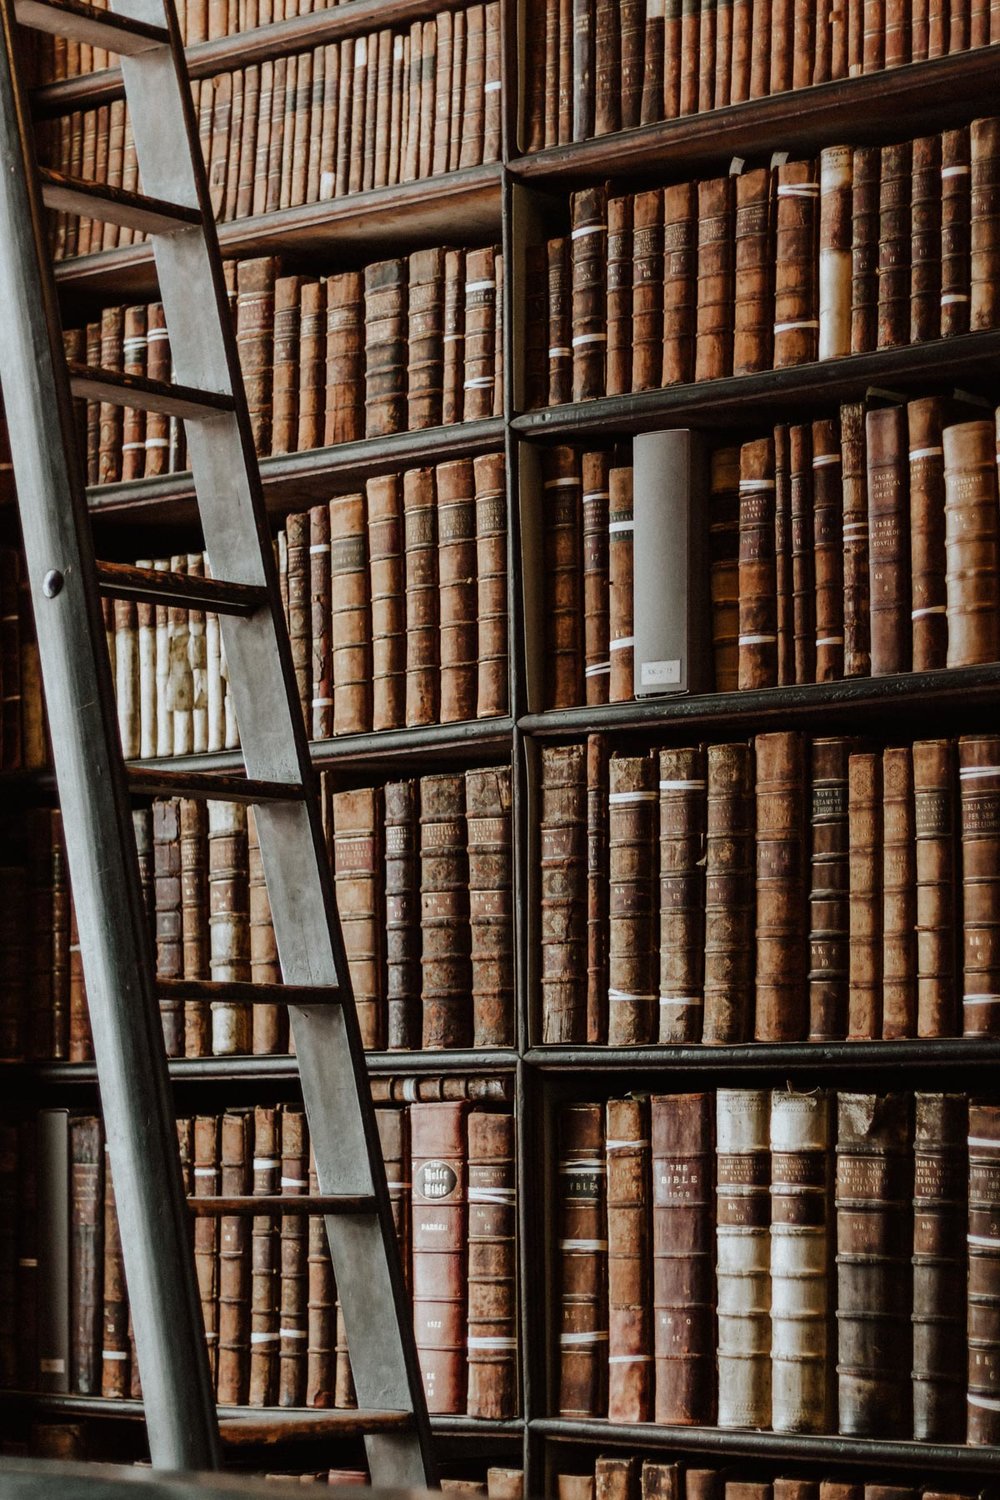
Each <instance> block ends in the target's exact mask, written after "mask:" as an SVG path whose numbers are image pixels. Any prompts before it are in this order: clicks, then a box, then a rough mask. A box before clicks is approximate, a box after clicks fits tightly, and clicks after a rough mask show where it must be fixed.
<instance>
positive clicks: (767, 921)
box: [754, 733, 807, 1042]
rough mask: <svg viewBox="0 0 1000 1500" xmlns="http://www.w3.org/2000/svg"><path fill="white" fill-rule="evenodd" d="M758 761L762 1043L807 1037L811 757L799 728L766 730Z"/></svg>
mask: <svg viewBox="0 0 1000 1500" xmlns="http://www.w3.org/2000/svg"><path fill="white" fill-rule="evenodd" d="M754 748H755V757H756V767H757V787H756V850H757V903H756V905H757V931H756V955H757V982H756V1024H755V1027H754V1035H755V1038H756V1040H757V1041H760V1042H793V1041H800V1040H802V1039H803V1038H804V1037H805V1034H806V1029H807V1016H806V1009H805V1007H806V993H807V992H806V944H805V933H806V924H805V920H804V919H805V910H806V832H805V756H804V751H803V744H802V737H801V735H799V734H796V733H781V734H759V735H758V736H757V738H756V741H755V747H754Z"/></svg>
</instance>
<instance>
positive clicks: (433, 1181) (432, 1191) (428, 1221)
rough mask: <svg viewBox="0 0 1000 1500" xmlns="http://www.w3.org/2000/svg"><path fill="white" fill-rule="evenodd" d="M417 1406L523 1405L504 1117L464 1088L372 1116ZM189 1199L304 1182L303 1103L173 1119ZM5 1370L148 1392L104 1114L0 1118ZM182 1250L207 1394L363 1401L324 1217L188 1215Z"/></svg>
mask: <svg viewBox="0 0 1000 1500" xmlns="http://www.w3.org/2000/svg"><path fill="white" fill-rule="evenodd" d="M375 1117H376V1121H377V1125H378V1132H379V1139H380V1142H381V1146H382V1154H383V1157H384V1160H385V1164H386V1176H387V1179H388V1183H389V1194H390V1198H391V1201H392V1205H393V1214H394V1219H395V1224H396V1232H397V1236H398V1239H399V1244H400V1249H401V1253H402V1257H403V1265H404V1276H405V1280H406V1284H407V1288H408V1291H409V1293H410V1297H411V1301H412V1305H413V1320H414V1330H415V1334H416V1342H417V1350H418V1355H419V1360H420V1367H421V1372H422V1374H423V1380H424V1388H425V1392H426V1396H427V1404H428V1408H429V1410H430V1411H432V1412H440V1413H447V1412H451V1413H466V1414H468V1415H469V1416H473V1417H483V1418H506V1417H512V1416H514V1415H515V1413H516V1411H517V1337H516V1333H517V1330H516V1313H515V1307H516V1302H515V1282H516V1277H515V1249H514V1219H515V1188H514V1122H513V1116H512V1114H511V1113H510V1111H509V1109H504V1108H503V1107H501V1108H499V1109H498V1108H488V1107H482V1106H477V1107H470V1105H469V1103H468V1102H467V1101H466V1100H462V1099H459V1100H448V1101H440V1102H434V1103H415V1104H410V1105H408V1106H404V1107H397V1108H378V1109H376V1111H375ZM177 1128H178V1138H179V1142H180V1152H181V1163H182V1171H183V1176H184V1183H185V1190H186V1192H187V1193H188V1195H189V1196H190V1197H195V1198H197V1197H217V1196H222V1197H226V1198H233V1197H245V1196H249V1195H262V1196H269V1195H276V1194H281V1195H289V1196H292V1195H296V1196H300V1195H302V1194H307V1193H315V1192H316V1191H317V1190H318V1189H317V1183H316V1175H315V1167H314V1164H313V1163H312V1161H311V1158H310V1146H309V1137H308V1131H307V1128H306V1119H305V1115H304V1113H303V1111H302V1109H301V1107H299V1106H297V1105H288V1104H284V1105H277V1106H273V1105H256V1106H254V1107H250V1108H244V1109H229V1110H226V1112H225V1113H224V1114H221V1115H196V1116H194V1117H193V1118H190V1117H189V1118H185V1119H181V1120H179V1121H178V1126H177ZM0 1198H2V1200H3V1202H2V1206H3V1208H4V1212H3V1213H2V1214H0V1226H2V1228H0V1236H2V1238H0V1316H2V1318H3V1323H2V1330H3V1337H2V1338H0V1345H2V1349H0V1376H2V1383H3V1384H4V1385H6V1386H8V1387H10V1386H14V1385H17V1386H20V1387H22V1388H27V1389H35V1388H40V1389H42V1390H49V1391H63V1392H67V1391H72V1392H75V1393H77V1394H80V1395H93V1396H104V1397H112V1398H114V1397H119V1398H121V1397H128V1396H133V1397H137V1396H140V1395H141V1390H140V1386H139V1376H138V1369H137V1366H136V1363H135V1359H134V1350H133V1346H132V1339H131V1327H130V1319H129V1308H128V1295H127V1290H126V1286H125V1276H124V1265H123V1260H122V1249H121V1240H120V1236H119V1231H118V1222H117V1216H116V1213H115V1202H114V1187H113V1183H112V1180H111V1173H110V1171H109V1170H107V1168H106V1157H105V1147H104V1141H103V1130H102V1127H101V1121H100V1119H99V1118H98V1117H96V1116H94V1115H89V1114H78V1113H73V1112H71V1111H68V1110H64V1109H46V1110H42V1111H41V1112H40V1113H39V1114H38V1116H37V1117H35V1118H32V1119H28V1120H25V1121H22V1122H20V1123H19V1124H16V1125H12V1124H7V1125H2V1126H0ZM193 1224H194V1258H195V1268H196V1273H197V1278H198V1290H199V1296H200V1299H201V1307H202V1314H203V1318H204V1323H205V1336H206V1341H207V1344H208V1355H209V1363H210V1366H211V1370H212V1377H213V1380H214V1382H215V1389H216V1395H217V1398H218V1401H219V1403H220V1405H224V1406H240V1405H250V1406H255V1407H268V1406H279V1407H284V1408H288V1407H299V1406H310V1407H351V1406H355V1405H356V1404H357V1402H356V1400H355V1395H354V1388H353V1382H352V1378H351V1368H350V1360H349V1356H348V1350H347V1335H346V1330H345V1327H344V1319H343V1314H342V1311H341V1308H340V1305H339V1302H338V1300H337V1292H336V1286H335V1284H334V1278H333V1271H332V1267H331V1264H330V1255H329V1250H328V1247H327V1241H326V1229H325V1226H324V1223H323V1219H322V1217H321V1216H319V1215H305V1214H283V1215H279V1216H272V1215H257V1216H253V1217H250V1216H247V1215H245V1214H244V1215H242V1216H240V1215H236V1214H231V1215H223V1216H221V1217H215V1216H211V1217H209V1216H204V1217H202V1216H198V1217H195V1218H194V1220H193Z"/></svg>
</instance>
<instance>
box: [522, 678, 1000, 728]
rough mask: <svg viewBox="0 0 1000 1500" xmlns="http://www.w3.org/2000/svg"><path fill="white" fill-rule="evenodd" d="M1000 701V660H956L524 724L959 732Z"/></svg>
mask: <svg viewBox="0 0 1000 1500" xmlns="http://www.w3.org/2000/svg"><path fill="white" fill-rule="evenodd" d="M998 701H1000V663H997V662H994V663H990V664H989V665H988V666H983V667H952V668H948V669H943V670H940V671H936V672H901V673H899V674H898V675H896V676H893V677H848V678H845V679H844V680H843V681H842V682H817V683H802V684H800V685H799V686H797V687H776V688H756V689H752V690H748V691H746V692H735V693H698V694H691V695H690V696H683V695H677V696H676V697H662V698H643V699H637V700H635V701H634V702H631V703H602V704H597V705H591V706H589V707H588V706H584V707H581V708H558V709H549V710H547V711H546V712H544V713H539V714H526V715H525V716H524V717H523V718H521V719H519V720H518V727H519V729H521V730H522V732H524V733H526V734H531V735H536V736H538V737H539V738H543V739H551V738H567V737H572V736H574V735H577V736H579V735H583V734H589V733H596V732H609V733H610V732H613V731H619V732H622V733H632V734H641V733H643V732H653V731H657V730H663V731H667V732H669V733H671V734H688V733H690V734H694V733H696V732H699V731H701V730H705V731H708V730H713V731H718V732H721V733H726V734H740V735H742V734H749V733H753V732H756V731H759V730H764V729H769V728H779V727H782V726H789V725H792V726H793V725H800V724H801V725H803V726H805V727H814V728H816V729H819V730H821V731H822V732H823V733H828V732H829V731H830V730H831V729H833V728H834V727H836V728H837V729H838V730H839V731H844V732H846V730H848V729H849V728H853V727H855V726H857V727H859V728H861V727H867V726H869V725H877V724H884V723H885V722H886V721H888V723H889V726H890V728H892V727H893V726H900V732H907V733H908V732H910V731H912V730H913V729H914V727H915V726H914V724H913V723H908V724H907V725H906V729H905V731H904V730H903V721H904V720H913V719H918V720H919V721H920V725H922V726H923V727H924V729H925V730H926V732H927V733H930V732H931V729H930V728H928V727H927V715H928V713H931V712H935V711H936V712H938V713H944V714H947V716H948V717H947V719H946V720H944V721H939V720H935V721H934V724H933V732H934V733H935V734H939V733H940V734H944V733H950V732H952V729H953V727H954V724H955V723H956V722H960V721H961V720H962V719H965V718H967V717H968V716H969V715H972V714H974V713H975V712H976V711H977V710H981V709H982V708H984V707H993V708H995V707H996V705H997V702H998Z"/></svg>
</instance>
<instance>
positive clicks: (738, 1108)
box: [556, 1089, 1000, 1444]
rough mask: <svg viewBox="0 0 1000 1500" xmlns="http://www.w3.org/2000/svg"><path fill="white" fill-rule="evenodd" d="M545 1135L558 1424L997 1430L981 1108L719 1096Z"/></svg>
mask: <svg viewBox="0 0 1000 1500" xmlns="http://www.w3.org/2000/svg"><path fill="white" fill-rule="evenodd" d="M558 1134H559V1162H558V1182H559V1185H558V1189H557V1192H558V1206H557V1217H558V1227H557V1245H558V1252H557V1254H558V1262H557V1264H558V1273H559V1275H558V1279H559V1294H558V1295H559V1302H558V1304H557V1305H558V1314H557V1315H558V1317H559V1319H560V1322H559V1347H560V1359H559V1366H558V1381H559V1386H558V1394H557V1401H556V1409H557V1410H558V1412H559V1414H560V1415H562V1416H564V1417H586V1416H598V1417H603V1416H607V1417H609V1418H610V1419H611V1420H612V1421H613V1422H653V1421H655V1422H659V1423H663V1424H666V1425H684V1424H695V1425H704V1424H711V1423H713V1422H714V1423H716V1424H717V1425H718V1426H719V1427H721V1428H756V1429H767V1428H772V1429H773V1430H774V1431H776V1432H793V1433H794V1432H803V1433H836V1432H839V1433H841V1434H844V1435H849V1436H853V1437H869V1438H874V1437H880V1438H900V1439H908V1438H910V1437H911V1436H912V1437H915V1438H918V1439H923V1440H928V1441H937V1442H945V1443H962V1442H966V1441H968V1442H969V1443H973V1444H996V1443H997V1442H998V1441H1000V1239H998V1237H997V1224H998V1222H1000V1105H996V1104H983V1103H980V1102H978V1101H975V1100H970V1099H969V1098H968V1097H967V1096H966V1095H965V1094H930V1093H927V1094H916V1095H912V1094H904V1093H898V1094H885V1095H876V1094H857V1093H839V1094H833V1093H828V1092H826V1091H824V1090H822V1089H818V1090H815V1091H813V1092H809V1093H796V1092H792V1091H785V1090H775V1091H774V1092H773V1093H772V1092H771V1091H770V1090H767V1089H719V1090H718V1091H717V1092H716V1093H714V1094H713V1093H699V1094H665V1095H657V1096H653V1097H652V1098H648V1099H647V1098H643V1097H634V1096H630V1097H628V1098H625V1099H611V1100H609V1101H608V1102H607V1104H570V1105H566V1106H564V1107H563V1109H562V1111H561V1113H560V1116H559V1128H558ZM605 1247H606V1248H605Z"/></svg>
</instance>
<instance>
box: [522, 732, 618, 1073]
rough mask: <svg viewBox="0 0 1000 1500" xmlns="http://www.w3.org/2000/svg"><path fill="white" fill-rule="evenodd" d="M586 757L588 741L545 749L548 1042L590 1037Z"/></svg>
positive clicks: (542, 827)
mask: <svg viewBox="0 0 1000 1500" xmlns="http://www.w3.org/2000/svg"><path fill="white" fill-rule="evenodd" d="M586 756H587V752H586V747H585V746H583V745H566V746H551V747H550V746H545V747H543V749H542V752H541V812H540V816H539V839H540V854H541V859H540V866H541V874H540V887H541V913H540V929H541V995H542V1041H543V1043H558V1042H582V1041H585V1040H586V1038H587V983H586V978H585V975H586V963H587V884H588V877H587V759H586ZM604 879H605V881H606V875H604Z"/></svg>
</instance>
